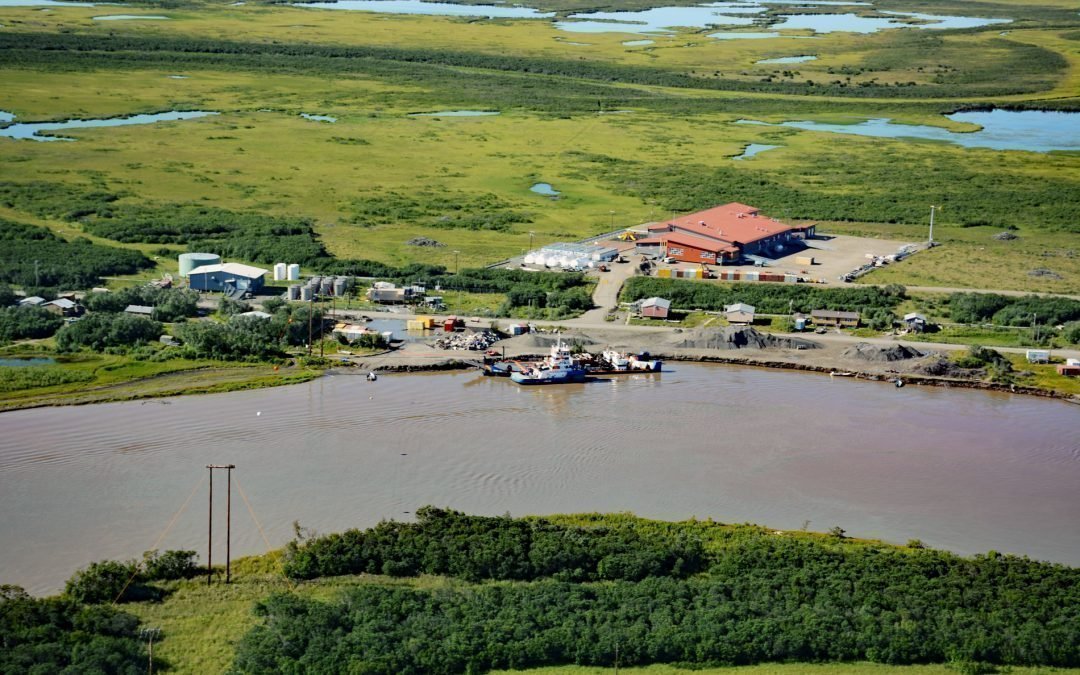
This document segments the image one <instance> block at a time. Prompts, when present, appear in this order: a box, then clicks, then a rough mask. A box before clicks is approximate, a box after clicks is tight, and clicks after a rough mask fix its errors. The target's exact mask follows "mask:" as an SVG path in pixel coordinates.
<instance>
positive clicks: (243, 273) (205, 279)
mask: <svg viewBox="0 0 1080 675" xmlns="http://www.w3.org/2000/svg"><path fill="white" fill-rule="evenodd" d="M267 272H269V270H264V269H262V268H260V267H252V266H251V265H241V264H240V263H224V264H218V265H202V266H201V267H196V268H194V269H193V270H191V271H190V272H188V274H187V277H188V286H190V287H191V288H193V289H195V290H197V291H215V292H221V293H227V294H229V295H234V294H235V295H242V294H244V293H257V292H258V291H260V290H262V287H263V283H264V277H265V276H266V274H267Z"/></svg>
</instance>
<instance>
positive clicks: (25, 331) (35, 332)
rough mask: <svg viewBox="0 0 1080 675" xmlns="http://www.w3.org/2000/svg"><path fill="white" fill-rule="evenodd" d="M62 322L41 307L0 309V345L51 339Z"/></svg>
mask: <svg viewBox="0 0 1080 675" xmlns="http://www.w3.org/2000/svg"><path fill="white" fill-rule="evenodd" d="M63 325H64V320H63V319H62V318H60V317H59V316H57V315H55V314H53V313H52V312H49V311H48V310H46V309H44V308H41V307H4V308H3V309H0V343H2V342H11V341H12V340H23V339H27V338H29V339H39V338H47V337H51V336H52V335H53V334H54V333H55V332H56V331H57V330H59V328H60V327H61V326H63Z"/></svg>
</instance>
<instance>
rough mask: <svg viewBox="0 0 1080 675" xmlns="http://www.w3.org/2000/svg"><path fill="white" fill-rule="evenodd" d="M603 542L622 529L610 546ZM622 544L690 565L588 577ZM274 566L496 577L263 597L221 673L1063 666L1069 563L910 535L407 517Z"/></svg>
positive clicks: (306, 573) (1076, 614)
mask: <svg viewBox="0 0 1080 675" xmlns="http://www.w3.org/2000/svg"><path fill="white" fill-rule="evenodd" d="M592 528H596V529H597V530H598V531H597V532H596V533H590V532H589V530H590V529H592ZM560 530H561V532H560ZM620 530H625V531H627V532H630V533H633V534H631V535H618V536H616V537H614V538H613V537H612V535H613V534H614V533H615V532H617V531H620ZM624 537H625V538H624ZM610 542H619V544H618V545H617V546H615V547H614V549H612V548H610V545H611V544H610ZM623 542H625V543H629V544H630V548H628V549H625V552H626V553H629V554H630V555H631V556H635V555H641V556H645V557H648V556H650V555H651V554H652V552H655V551H664V550H666V549H667V548H668V547H671V546H672V545H674V546H675V547H676V548H680V547H683V546H685V545H686V544H690V546H691V547H692V548H693V550H695V551H696V553H695V560H696V561H697V562H695V564H694V565H693V566H692V567H689V568H685V567H677V566H675V565H670V566H663V565H661V566H653V567H652V569H651V571H649V572H648V573H647V574H645V575H644V576H641V575H640V574H631V575H623V576H620V575H609V576H606V577H605V576H604V575H603V574H602V572H601V569H602V566H601V564H600V561H602V560H604V558H600V560H599V561H598V560H597V556H598V555H604V554H605V552H606V554H607V555H609V556H610V555H616V556H618V555H622V553H623V552H624V549H622V548H621V547H622V545H623ZM693 542H697V543H693ZM309 547H310V548H309ZM537 547H539V550H536V549H537ZM316 551H318V553H316ZM298 554H299V555H300V557H298ZM288 558H289V562H288V563H287V564H288V565H292V566H293V567H288V568H287V569H289V570H290V571H291V573H292V574H293V575H294V576H299V577H301V578H310V577H311V576H313V572H314V570H315V568H317V567H319V566H320V565H323V564H325V565H326V567H325V568H324V569H325V571H326V572H328V573H331V574H345V573H358V572H369V573H374V574H379V573H382V574H396V575H402V574H416V573H424V572H427V571H428V570H432V571H434V572H437V573H440V574H447V575H451V576H454V577H456V578H462V579H466V580H469V581H474V582H476V581H484V580H487V579H500V581H486V582H485V583H471V584H452V585H441V586H439V587H438V588H435V589H426V590H425V589H414V588H409V587H394V586H388V585H385V584H362V583H361V584H360V585H358V586H357V587H355V588H352V589H349V590H347V591H345V592H343V593H342V594H341V596H340V597H339V598H337V599H336V600H331V601H322V600H311V599H302V598H300V597H297V596H295V595H275V596H271V597H270V598H268V599H267V600H266V601H264V602H262V603H260V604H259V605H258V607H257V610H256V611H257V614H258V616H260V617H261V618H262V621H261V622H260V624H259V625H257V626H256V627H255V628H253V629H252V630H251V631H250V632H249V633H248V634H247V635H246V636H245V637H244V638H243V640H242V641H241V642H240V645H239V647H238V649H237V653H236V661H235V664H234V667H235V669H236V670H237V671H238V672H244V673H247V672H290V671H294V670H296V669H306V670H309V671H310V670H320V669H326V670H327V671H328V672H330V671H335V672H339V671H341V670H348V671H349V672H357V673H372V674H375V673H387V674H389V673H405V674H408V673H416V674H419V673H434V674H442V673H447V674H449V673H476V672H484V671H487V670H492V669H502V668H529V667H539V666H554V665H563V664H582V665H605V666H610V665H612V664H613V663H614V659H615V649H616V645H618V653H619V663H620V665H624V666H630V665H647V664H650V663H681V664H690V665H693V666H705V665H741V664H753V663H760V662H768V661H855V660H869V661H875V662H881V663H890V664H909V663H940V662H946V661H951V662H955V663H961V664H972V663H987V664H1009V665H1043V666H1076V665H1080V570H1077V569H1075V568H1070V567H1066V566H1063V565H1056V564H1049V563H1041V562H1036V561H1032V560H1029V559H1027V558H1021V557H1014V556H1005V555H1001V554H998V553H995V552H990V553H988V554H985V555H978V556H974V557H972V558H962V557H959V556H956V555H954V554H950V553H946V552H940V551H934V550H929V549H926V548H924V547H923V546H922V545H921V544H919V543H918V542H911V543H910V544H909V546H908V547H905V548H901V547H892V546H882V545H873V544H868V543H861V542H850V543H849V542H848V541H847V540H845V539H844V538H843V531H842V530H840V529H839V528H834V531H833V534H832V535H830V536H824V535H806V534H800V533H773V532H771V531H768V530H764V529H761V528H751V527H729V526H720V525H713V524H706V523H696V522H691V523H651V522H649V521H640V520H635V519H629V518H614V519H611V520H605V519H597V520H596V521H593V522H591V523H590V522H583V523H579V524H576V525H575V526H569V525H567V522H566V520H565V519H563V520H559V519H555V520H551V521H548V520H545V519H536V518H529V519H512V518H510V517H504V518H477V517H471V516H465V515H463V514H458V513H455V512H448V511H439V510H434V509H425V510H424V511H423V512H422V513H421V517H420V521H419V522H418V523H416V524H415V525H408V526H403V525H394V524H389V523H383V524H381V525H379V526H378V527H376V528H372V529H369V530H367V531H365V532H358V531H353V532H351V533H346V534H344V535H332V536H329V537H321V538H316V539H313V540H309V541H307V542H301V543H299V544H296V545H294V546H293V547H290V550H289V553H288ZM319 561H325V563H323V562H319ZM538 561H542V563H543V564H542V565H540V566H538V567H537V566H536V565H535V563H536V562H538ZM299 563H302V564H303V565H304V566H305V567H303V568H302V570H298V569H297V567H295V565H297V564H299ZM380 567H381V569H379V568H380ZM640 569H641V568H638V570H639V571H640ZM299 571H302V572H303V573H302V574H297V572H299ZM316 576H317V575H316ZM506 580H514V581H513V582H511V581H506ZM594 580H600V581H594Z"/></svg>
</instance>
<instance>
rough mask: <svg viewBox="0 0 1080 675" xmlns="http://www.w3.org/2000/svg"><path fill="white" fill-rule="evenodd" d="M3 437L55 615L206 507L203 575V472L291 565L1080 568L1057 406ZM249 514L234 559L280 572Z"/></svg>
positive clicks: (783, 404)
mask: <svg viewBox="0 0 1080 675" xmlns="http://www.w3.org/2000/svg"><path fill="white" fill-rule="evenodd" d="M0 421H2V424H3V428H4V433H3V434H2V435H0V510H2V512H3V513H4V518H3V519H0V569H3V570H4V582H5V583H12V584H19V585H23V586H25V587H27V588H28V589H30V590H32V591H33V592H36V593H44V592H49V591H55V590H57V589H59V588H60V587H61V586H62V584H63V581H64V580H65V579H66V578H68V577H69V576H70V575H71V574H72V573H73V572H74V571H75V570H76V569H77V568H78V567H80V566H84V565H86V564H87V563H89V562H91V561H94V560H101V559H106V558H109V559H127V558H135V557H138V556H140V555H141V554H142V552H143V551H145V550H146V549H148V548H150V547H151V545H152V544H153V543H154V541H155V540H156V538H157V537H158V535H159V534H160V533H161V532H162V530H163V528H164V527H165V526H166V524H167V523H169V521H170V519H171V518H172V516H173V515H174V514H175V513H176V512H177V510H178V509H179V508H180V507H181V506H182V505H183V504H184V501H185V499H187V497H188V495H194V497H193V498H192V501H191V505H190V506H189V507H188V508H187V509H186V510H184V511H183V513H182V514H181V515H180V516H179V517H178V518H177V520H176V523H175V525H174V526H173V527H172V529H171V530H170V531H169V534H168V536H167V537H166V538H165V540H164V542H163V544H162V547H163V548H187V549H196V550H198V551H199V552H200V556H203V555H205V543H206V502H207V499H206V483H205V480H206V474H207V471H206V469H205V466H206V465H207V464H210V463H227V462H228V463H235V464H236V465H237V467H238V468H237V469H236V471H235V472H234V473H233V481H234V482H235V483H238V484H239V485H240V486H241V487H242V488H243V491H244V494H246V495H247V498H248V499H250V502H251V505H252V508H253V510H254V512H255V514H256V516H257V517H258V518H259V520H260V522H261V523H262V525H263V527H264V529H265V530H266V533H267V536H268V538H269V540H270V542H271V544H273V545H274V546H280V545H282V544H284V543H285V542H286V541H288V540H289V539H290V538H291V537H292V523H293V521H296V520H299V522H300V523H301V524H302V525H303V526H306V527H312V528H315V529H316V530H318V531H319V532H323V533H328V532H337V531H341V530H343V529H346V528H350V527H368V526H372V525H375V524H376V523H377V522H378V521H379V520H380V519H384V518H386V519H389V518H394V519H405V520H408V519H410V518H411V517H412V512H414V511H415V510H416V509H417V508H418V507H420V506H423V505H425V504H434V505H438V506H449V507H452V508H456V509H461V510H463V511H467V512H469V513H477V514H489V515H499V514H503V513H507V512H509V513H511V514H513V515H515V516H520V515H525V514H550V513H571V512H590V511H602V512H620V511H632V512H634V513H637V514H638V515H641V516H646V517H652V518H663V519H686V518H690V517H692V516H696V517H698V518H707V517H711V518H714V519H716V520H719V521H722V522H755V523H760V524H763V525H767V526H771V527H775V528H779V529H799V528H800V527H802V526H803V525H804V523H806V522H807V521H809V527H810V529H813V530H818V531H824V530H827V529H829V528H830V527H833V526H840V527H843V528H844V529H846V530H847V531H848V532H849V533H850V534H851V535H852V536H857V537H879V538H883V539H885V540H888V541H892V542H899V543H904V542H906V541H907V540H909V539H912V538H918V539H921V540H922V541H924V542H925V543H926V544H928V545H930V546H934V547H938V548H947V549H950V550H954V551H958V552H961V553H968V554H971V553H977V552H986V551H988V550H991V549H993V550H997V551H1002V552H1013V553H1021V554H1026V555H1029V556H1032V557H1034V558H1038V559H1046V560H1053V561H1058V562H1064V563H1069V564H1072V565H1077V564H1080V493H1078V491H1077V489H1076V487H1077V485H1080V425H1078V424H1077V423H1078V421H1080V408H1078V407H1077V406H1075V405H1072V404H1069V403H1065V402H1061V401H1056V400H1046V399H1041V398H1035V397H1024V396H1014V395H1009V394H1000V393H987V392H981V391H972V390H963V389H960V390H954V389H945V388H933V387H916V386H909V387H904V388H903V389H897V388H896V387H893V386H890V385H886V384H882V383H876V382H865V381H861V380H852V379H846V378H835V379H831V378H829V377H825V376H821V375H815V374H806V373H797V372H789V371H780V370H770V369H759V368H749V367H740V366H724V365H704V364H683V363H676V364H672V365H671V366H670V370H669V371H668V372H664V373H662V374H658V375H645V374H639V375H628V376H622V377H619V378H612V379H611V380H601V381H597V382H590V383H585V384H579V385H565V386H552V387H518V386H516V385H514V384H513V383H511V382H509V381H508V380H506V379H503V378H487V377H484V376H482V375H480V374H479V373H477V372H475V371H469V372H453V373H437V374H415V375H406V374H400V375H390V374H387V375H383V376H381V377H379V379H378V381H377V382H368V381H366V380H365V378H364V377H363V375H362V374H359V373H353V372H349V373H347V374H345V373H341V374H334V373H332V374H329V375H327V376H325V377H323V378H320V379H318V380H315V381H313V382H309V383H305V384H299V385H293V386H288V387H280V388H273V389H264V390H256V391H242V392H233V393H228V394H212V395H203V396H190V397H181V398H173V399H154V400H146V401H131V402H122V403H107V404H99V405H86V406H71V407H60V408H41V409H35V410H20V411H13V412H6V413H3V414H2V415H0ZM216 488H217V490H218V491H217V493H216V494H215V497H217V498H216V499H215V500H214V506H215V517H216V518H217V521H216V522H217V524H216V525H215V528H214V535H215V538H216V540H215V548H216V552H215V558H216V559H217V560H219V561H220V560H221V556H223V554H224V550H225V547H224V537H223V535H224V522H223V521H224V516H225V514H224V506H225V504H224V502H225V500H224V499H223V498H222V497H224V494H223V493H224V489H225V486H224V481H221V480H219V481H218V482H217V485H216ZM235 496H236V495H234V497H235ZM233 503H234V507H235V508H234V509H233V514H232V528H233V542H232V546H233V549H232V550H233V553H234V555H236V556H239V555H246V554H252V553H261V552H263V551H264V550H265V545H264V544H263V543H262V541H261V538H260V536H259V534H258V531H257V529H256V528H255V527H254V525H253V524H252V518H251V517H250V515H249V514H248V512H247V509H246V507H245V506H244V505H243V502H242V501H241V500H240V499H234V500H233ZM219 509H220V510H219ZM219 535H220V536H219Z"/></svg>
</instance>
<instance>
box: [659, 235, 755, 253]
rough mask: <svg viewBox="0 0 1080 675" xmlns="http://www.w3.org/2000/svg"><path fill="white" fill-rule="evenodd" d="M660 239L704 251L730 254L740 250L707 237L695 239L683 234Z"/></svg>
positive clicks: (665, 236) (661, 236)
mask: <svg viewBox="0 0 1080 675" xmlns="http://www.w3.org/2000/svg"><path fill="white" fill-rule="evenodd" d="M660 238H661V239H663V240H664V241H665V242H666V243H668V244H676V245H679V244H682V245H683V246H690V247H693V248H697V249H701V250H702V251H727V252H729V253H734V252H735V251H738V250H739V249H738V248H736V247H734V246H732V245H731V244H728V243H727V242H723V241H717V240H716V239H711V238H705V237H695V236H692V235H689V234H683V233H682V232H671V233H668V234H662V235H660Z"/></svg>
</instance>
